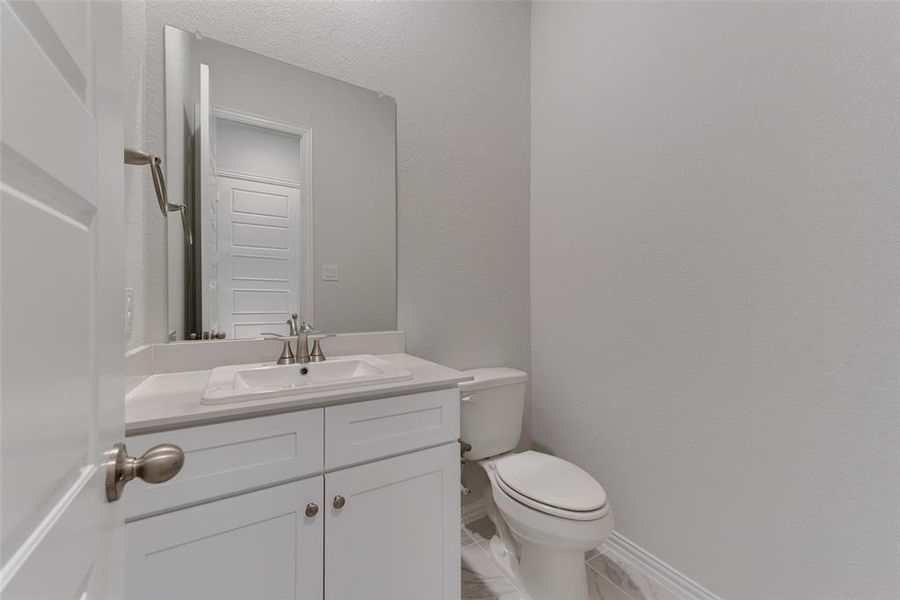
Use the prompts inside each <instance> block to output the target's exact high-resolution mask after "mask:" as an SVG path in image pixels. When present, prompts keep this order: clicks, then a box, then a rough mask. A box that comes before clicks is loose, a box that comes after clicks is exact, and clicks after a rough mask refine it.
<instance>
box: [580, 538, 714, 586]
mask: <svg viewBox="0 0 900 600" xmlns="http://www.w3.org/2000/svg"><path fill="white" fill-rule="evenodd" d="M598 551H600V552H601V553H602V554H605V555H606V556H607V557H608V558H609V559H610V560H611V561H613V562H614V563H616V564H617V565H619V566H621V567H623V568H625V570H626V572H630V573H632V574H639V575H640V577H642V578H644V579H646V580H649V581H651V582H653V583H655V584H656V585H657V586H659V587H662V588H664V589H665V590H667V591H668V592H669V594H667V596H671V597H674V598H681V599H683V600H721V599H720V598H719V597H718V596H716V595H715V594H713V593H712V592H710V591H709V590H707V589H706V588H704V587H703V586H702V585H700V584H699V583H697V582H696V581H694V580H693V579H691V578H690V577H688V576H687V575H685V574H684V573H682V572H680V571H678V570H677V569H674V568H673V567H671V566H669V565H668V564H667V563H665V562H664V561H662V560H660V559H659V558H658V557H656V556H654V555H652V554H650V553H649V552H647V551H646V550H644V549H643V548H641V547H640V546H638V545H637V544H635V543H634V542H632V541H631V540H629V539H628V538H626V537H625V536H624V535H622V534H621V533H619V532H617V531H614V532H613V533H612V535H610V536H609V539H607V540H606V541H605V542H604V543H603V544H602V545H601V546H600V547H599V548H598ZM628 567H630V568H628ZM638 587H640V585H638Z"/></svg>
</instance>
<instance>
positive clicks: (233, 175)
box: [216, 169, 301, 190]
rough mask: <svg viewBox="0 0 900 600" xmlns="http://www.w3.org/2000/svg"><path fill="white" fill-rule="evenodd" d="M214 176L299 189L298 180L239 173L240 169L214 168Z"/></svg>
mask: <svg viewBox="0 0 900 600" xmlns="http://www.w3.org/2000/svg"><path fill="white" fill-rule="evenodd" d="M216 177H227V178H228V179H239V180H241V181H253V182H256V183H267V184H269V185H280V186H282V187H289V188H294V189H296V190H299V189H301V187H300V182H299V181H288V180H287V179H275V178H274V177H263V176H262V175H253V174H251V173H241V172H240V171H226V170H225V169H216Z"/></svg>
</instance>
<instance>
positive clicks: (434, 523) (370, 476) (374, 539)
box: [325, 444, 460, 600]
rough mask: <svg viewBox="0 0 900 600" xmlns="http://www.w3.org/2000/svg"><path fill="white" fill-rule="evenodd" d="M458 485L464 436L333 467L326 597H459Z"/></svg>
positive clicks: (329, 476)
mask: <svg viewBox="0 0 900 600" xmlns="http://www.w3.org/2000/svg"><path fill="white" fill-rule="evenodd" d="M458 488H459V446H458V445H457V444H448V445H446V446H439V447H437V448H432V449H430V450H422V451H420V452H415V453H413V454H405V455H402V456H397V457H395V458H389V459H386V460H381V461H378V462H374V463H370V464H367V465H361V466H358V467H351V468H349V469H344V470H341V471H335V472H333V473H327V474H326V475H325V511H326V518H325V596H326V598H328V599H330V600H404V599H407V600H455V599H458V598H459V596H460V575H459V573H460V571H459V569H460V566H459V560H460V559H459V494H458V493H457V489H458ZM448 502H452V503H455V506H448V505H447V503H448Z"/></svg>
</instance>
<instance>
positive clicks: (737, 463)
mask: <svg viewBox="0 0 900 600" xmlns="http://www.w3.org/2000/svg"><path fill="white" fill-rule="evenodd" d="M533 10H534V20H533V37H532V45H533V48H532V50H533V54H532V59H533V70H532V78H533V79H532V90H533V94H532V108H533V113H532V114H533V121H532V148H533V162H532V182H533V186H532V236H531V239H532V245H531V250H532V252H531V260H532V316H533V320H532V337H533V345H532V353H533V356H532V364H533V371H534V373H533V395H534V410H533V414H532V420H533V424H534V441H535V444H536V445H538V446H543V447H549V448H550V449H551V450H552V451H554V452H557V453H559V454H560V455H561V456H563V457H565V458H567V459H570V460H573V461H574V462H575V463H576V464H578V465H581V466H582V467H584V468H585V469H587V470H588V471H589V472H591V473H592V474H593V475H595V476H596V477H598V479H599V480H600V481H601V482H602V484H603V486H604V487H605V488H606V490H607V491H608V492H609V493H610V498H611V501H612V508H613V512H614V514H615V518H616V527H617V529H618V530H619V531H620V532H621V533H623V534H624V535H625V536H627V537H628V538H630V539H631V540H633V541H634V542H636V543H638V544H640V545H641V546H642V547H644V548H645V549H646V550H648V551H650V552H652V553H653V554H655V555H656V556H659V557H660V558H662V559H663V560H664V561H666V562H668V563H669V564H670V565H672V566H674V567H675V568H677V569H679V570H680V571H682V572H683V573H686V574H687V575H688V576H690V577H691V578H693V579H695V580H696V581H698V582H700V583H702V584H703V585H705V586H707V587H708V588H710V589H711V590H712V591H713V592H716V593H717V594H719V595H720V596H721V597H723V598H744V599H761V598H797V599H800V598H810V599H812V598H815V599H820V598H869V599H875V598H879V599H888V598H898V597H900V570H898V569H897V565H898V561H900V547H898V544H897V540H898V538H900V513H898V510H897V508H898V501H900V469H898V465H900V407H898V401H897V399H898V397H900V372H898V368H897V367H898V364H900V348H898V339H900V312H898V298H900V282H898V273H900V257H898V253H897V248H898V237H897V236H898V234H897V231H898V224H900V204H898V194H900V190H898V188H900V175H898V167H897V165H898V157H900V125H898V123H900V104H898V98H900V50H898V49H900V5H898V4H895V3H858V4H857V3H755V2H748V3H593V4H592V3H585V4H574V3H538V4H535V5H534V9H533Z"/></svg>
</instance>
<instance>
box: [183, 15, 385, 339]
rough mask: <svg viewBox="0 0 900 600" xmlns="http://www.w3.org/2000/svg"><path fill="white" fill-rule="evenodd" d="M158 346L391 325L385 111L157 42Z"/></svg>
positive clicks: (193, 39) (317, 82) (316, 79)
mask: <svg viewBox="0 0 900 600" xmlns="http://www.w3.org/2000/svg"><path fill="white" fill-rule="evenodd" d="M165 69H166V175H167V178H168V181H169V195H170V197H172V200H173V201H175V202H178V203H181V202H184V203H185V204H186V205H187V206H188V210H189V212H190V214H191V219H190V223H191V227H192V230H193V231H192V233H193V236H192V237H193V240H192V241H191V240H190V239H189V238H188V237H187V236H185V235H184V232H183V231H182V229H181V228H182V224H181V222H180V221H177V220H176V219H175V218H174V217H170V218H169V222H168V224H167V225H168V231H167V234H168V241H167V251H168V268H169V273H168V275H169V276H168V286H169V289H168V303H169V332H170V333H169V337H170V339H171V340H183V339H202V338H209V337H212V338H215V337H216V336H217V335H218V337H219V338H222V337H224V338H227V339H232V338H253V337H259V336H260V334H261V333H263V332H274V333H283V334H287V333H288V328H287V325H286V320H287V319H288V318H289V316H290V315H291V313H297V314H299V315H300V318H302V319H303V320H306V321H308V322H310V323H312V324H313V325H314V327H315V328H316V329H319V330H322V331H328V332H333V333H342V332H351V331H381V330H390V329H396V327H397V294H396V287H397V283H396V282H397V274H396V263H397V260H396V246H397V244H396V106H395V103H394V100H393V99H392V98H389V97H387V96H384V95H383V94H380V93H378V92H374V91H371V90H367V89H363V88H360V87H357V86H354V85H351V84H348V83H344V82H341V81H337V80H335V79H332V78H330V77H326V76H324V75H320V74H318V73H314V72H312V71H308V70H306V69H301V68H299V67H296V66H293V65H289V64H287V63H283V62H280V61H277V60H274V59H271V58H267V57H265V56H261V55H259V54H255V53H253V52H249V51H246V50H242V49H241V48H237V47H235V46H231V45H229V44H225V43H222V42H218V41H215V40H211V39H207V38H204V37H200V36H199V35H195V34H194V33H190V32H187V31H183V30H181V29H177V28H175V27H166V30H165Z"/></svg>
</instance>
